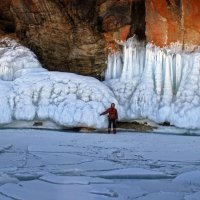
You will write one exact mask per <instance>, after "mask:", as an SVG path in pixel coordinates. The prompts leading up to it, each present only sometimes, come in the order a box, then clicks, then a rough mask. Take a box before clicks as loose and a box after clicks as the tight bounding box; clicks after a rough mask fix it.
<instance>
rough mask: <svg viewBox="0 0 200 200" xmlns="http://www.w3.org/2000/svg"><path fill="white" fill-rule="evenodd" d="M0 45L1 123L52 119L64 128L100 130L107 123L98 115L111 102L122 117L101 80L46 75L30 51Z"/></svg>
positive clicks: (1, 42)
mask: <svg viewBox="0 0 200 200" xmlns="http://www.w3.org/2000/svg"><path fill="white" fill-rule="evenodd" d="M0 45H1V47H0V52H1V54H0V72H1V76H0V78H1V79H0V102H1V104H0V113H1V115H0V124H9V123H11V122H12V121H14V120H20V121H21V120H25V121H32V120H44V121H45V120H48V121H49V120H51V121H54V122H56V123H57V124H59V125H64V126H67V127H76V126H79V127H81V126H83V127H98V128H101V127H106V126H107V120H106V116H99V113H101V112H103V111H104V110H105V109H106V108H107V107H108V106H110V104H111V103H112V102H114V103H116V106H117V107H118V109H119V110H121V112H120V116H122V115H123V109H122V108H121V107H120V106H119V105H118V102H117V101H116V99H115V97H114V94H113V92H112V91H111V90H110V89H109V88H108V87H106V86H105V85H104V84H103V83H101V82H100V81H98V80H96V79H94V78H91V77H85V76H79V75H75V74H71V73H61V72H48V71H46V70H45V69H43V68H42V67H41V65H40V63H39V62H38V60H37V58H36V56H35V55H34V54H33V53H32V52H31V51H30V50H29V49H27V48H25V47H23V46H21V45H19V44H17V43H16V42H15V41H13V40H9V39H4V40H0ZM8 80H9V81H8ZM11 80H12V81H11Z"/></svg>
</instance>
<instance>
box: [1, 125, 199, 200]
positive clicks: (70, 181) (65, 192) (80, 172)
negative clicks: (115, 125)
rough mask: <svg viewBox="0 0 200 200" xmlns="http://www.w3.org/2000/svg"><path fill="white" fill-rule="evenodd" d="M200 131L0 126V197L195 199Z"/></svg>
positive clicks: (17, 199) (20, 199) (36, 199)
mask: <svg viewBox="0 0 200 200" xmlns="http://www.w3.org/2000/svg"><path fill="white" fill-rule="evenodd" d="M199 144H200V137H198V136H183V135H167V134H166V135H165V134H163V135H162V134H151V133H130V132H120V133H118V134H117V135H113V134H109V135H108V134H97V133H94V134H92V133H87V134H86V133H69V132H59V131H47V130H28V129H25V130H19V129H5V130H3V129H2V130H0V200H13V199H14V200H90V199H92V200H109V199H110V200H112V199H116V200H134V199H137V200H199V199H200V193H199V191H200V147H199V146H200V145H199Z"/></svg>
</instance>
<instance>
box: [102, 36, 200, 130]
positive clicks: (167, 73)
mask: <svg viewBox="0 0 200 200" xmlns="http://www.w3.org/2000/svg"><path fill="white" fill-rule="evenodd" d="M117 55H118V56H119V52H117ZM112 57H114V55H113V53H112ZM121 57H122V58H123V59H122V64H121V66H119V69H120V71H121V75H119V76H118V77H117V78H114V76H112V75H110V74H109V72H111V71H112V72H113V71H117V70H118V69H117V68H116V66H115V67H114V66H113V65H108V67H107V71H106V81H105V84H106V85H108V86H109V87H110V88H111V89H112V90H113V92H114V93H115V96H116V98H117V99H118V101H119V103H120V104H121V105H123V106H124V109H125V110H126V113H127V115H126V120H131V119H138V118H141V119H144V118H148V119H151V120H154V121H156V122H158V123H161V122H165V121H167V122H170V123H171V124H174V125H176V126H179V127H185V128H200V50H199V48H194V47H193V46H191V47H190V46H187V48H186V49H185V50H182V46H181V44H179V43H175V44H172V45H170V46H167V47H164V48H159V47H157V46H155V45H153V44H151V43H148V44H147V45H146V46H144V44H143V43H139V42H138V41H137V40H136V39H135V38H134V37H133V38H130V39H128V40H127V41H126V42H125V43H124V45H123V51H122V53H121ZM110 59H111V58H110ZM109 62H110V63H112V62H113V61H111V60H110V61H109Z"/></svg>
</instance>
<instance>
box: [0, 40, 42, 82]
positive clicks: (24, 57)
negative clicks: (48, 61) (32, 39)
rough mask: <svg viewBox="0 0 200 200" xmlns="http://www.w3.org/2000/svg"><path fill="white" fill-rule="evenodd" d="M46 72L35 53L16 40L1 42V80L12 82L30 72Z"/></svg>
mask: <svg viewBox="0 0 200 200" xmlns="http://www.w3.org/2000/svg"><path fill="white" fill-rule="evenodd" d="M41 71H46V70H45V69H44V68H42V67H41V64H40V63H39V61H38V60H37V58H36V56H35V55H34V53H33V52H31V51H30V50H29V49H28V48H26V47H24V46H22V45H20V44H18V43H17V42H16V41H15V40H11V39H9V38H4V39H1V40H0V79H2V80H5V81H12V80H14V79H15V78H17V77H19V76H21V75H22V74H26V73H29V72H41Z"/></svg>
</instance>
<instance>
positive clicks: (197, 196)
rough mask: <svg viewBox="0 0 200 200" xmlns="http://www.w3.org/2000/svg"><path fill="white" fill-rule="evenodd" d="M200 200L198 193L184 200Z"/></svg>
mask: <svg viewBox="0 0 200 200" xmlns="http://www.w3.org/2000/svg"><path fill="white" fill-rule="evenodd" d="M199 199H200V192H196V193H194V194H191V195H187V196H186V197H185V198H184V200H199Z"/></svg>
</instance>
